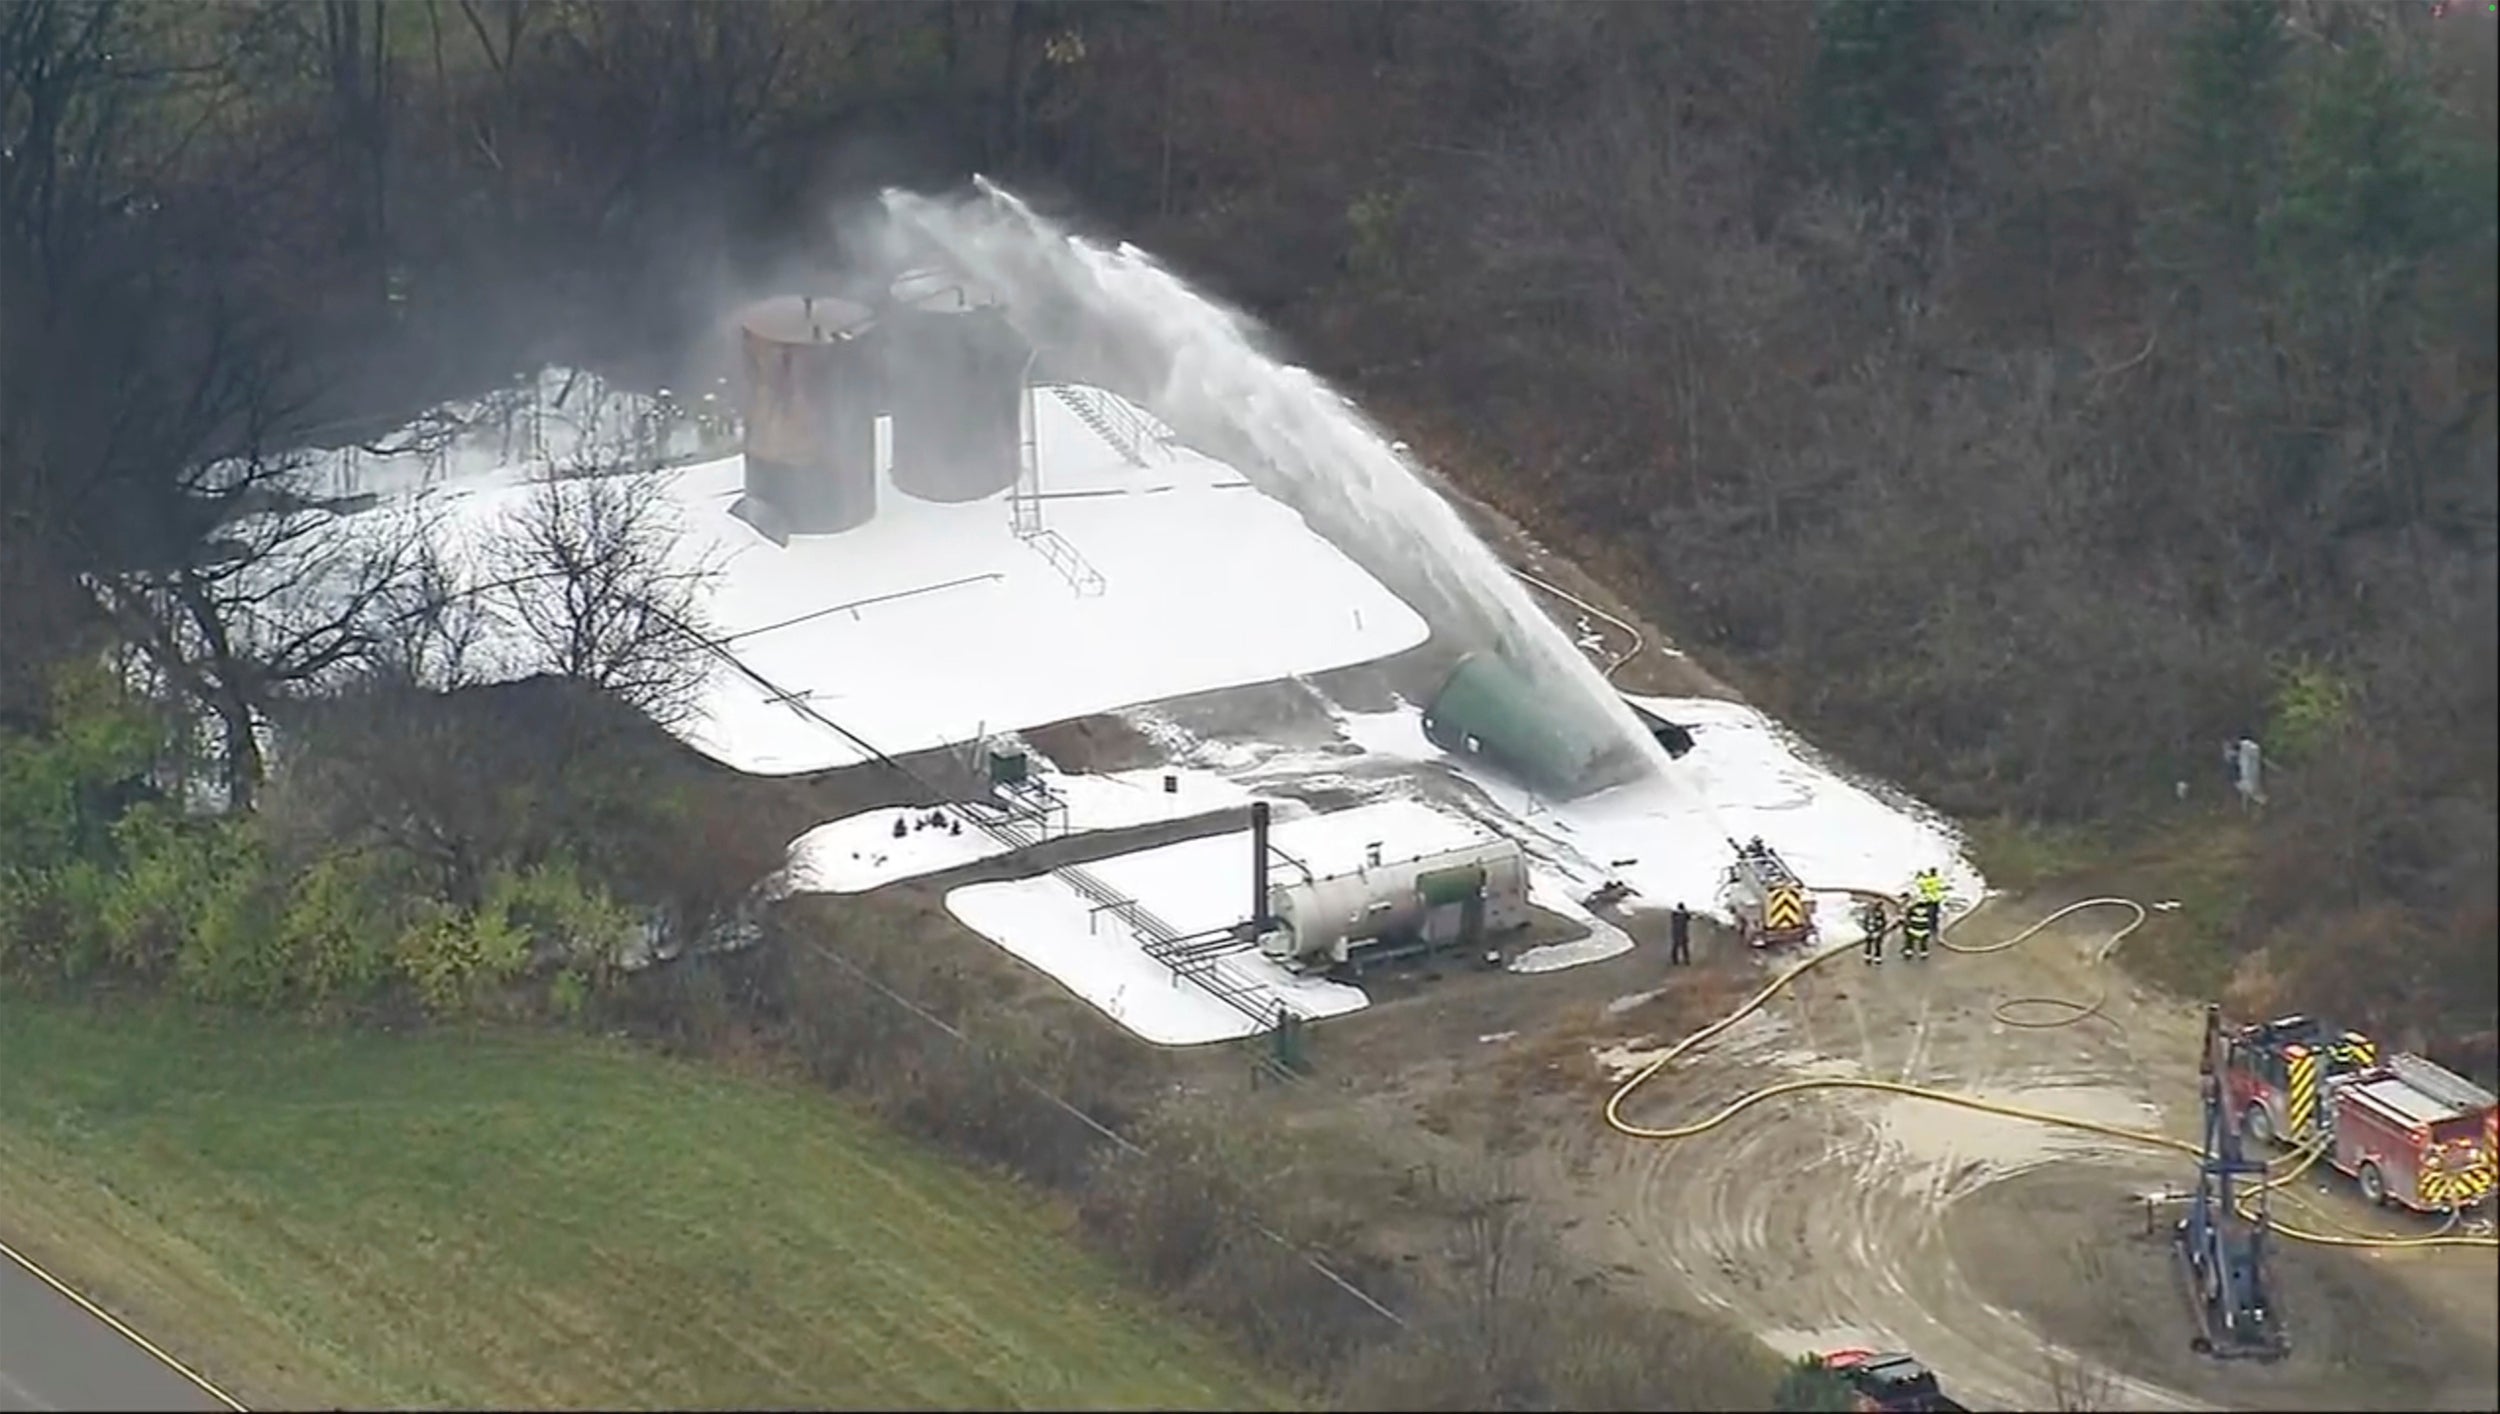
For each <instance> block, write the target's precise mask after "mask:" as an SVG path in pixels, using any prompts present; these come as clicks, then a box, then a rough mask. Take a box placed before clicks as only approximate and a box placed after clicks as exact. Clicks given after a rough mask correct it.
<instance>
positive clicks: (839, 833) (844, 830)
mask: <svg viewBox="0 0 2500 1414" xmlns="http://www.w3.org/2000/svg"><path fill="white" fill-rule="evenodd" d="M1034 775H1035V778H1036V779H1038V780H1040V781H1041V782H1042V783H1044V784H1046V785H1048V786H1049V787H1050V788H1051V789H1052V790H1054V791H1056V792H1057V793H1058V794H1059V797H1060V799H1061V800H1063V801H1065V802H1066V803H1067V807H1068V814H1067V832H1068V833H1069V834H1084V833H1087V832H1090V831H1095V830H1119V829H1127V828H1129V827H1131V826H1136V825H1152V824H1158V823H1161V822H1163V821H1167V820H1185V819H1188V818H1190V817H1191V816H1194V815H1205V814H1208V813H1210V812H1213V811H1219V810H1232V809H1237V808H1239V807H1241V806H1245V805H1248V804H1249V803H1250V799H1251V795H1250V792H1249V791H1247V790H1245V789H1243V788H1242V787H1240V786H1238V785H1235V784H1234V783H1233V782H1231V781H1228V780H1226V779H1224V778H1223V777H1221V776H1217V775H1213V774H1211V773H1209V772H1205V771H1193V770H1186V769H1181V768H1170V769H1158V770H1144V771H1115V772H1106V773H1103V774H1099V775H1074V776H1065V775H1060V774H1059V773H1057V772H1053V771H1037V772H1035V773H1034ZM1167 775H1168V776H1171V777H1172V778H1173V779H1174V782H1175V784H1177V785H1178V786H1179V789H1178V790H1177V791H1174V792H1171V793H1168V794H1167V793H1166V792H1165V791H1164V789H1163V779H1164V777H1165V776H1167ZM971 808H978V807H959V809H971ZM1298 808H1300V807H1299V806H1297V805H1296V804H1295V803H1293V802H1289V801H1287V802H1278V803H1277V805H1276V809H1277V811H1278V812H1279V813H1280V814H1289V813H1290V812H1291V811H1293V810H1295V809H1298ZM930 813H931V811H930V810H929V809H928V808H927V807H919V808H914V807H909V806H901V807H890V808H886V809H881V810H869V811H863V812H862V813H860V814H857V815H846V816H844V817H843V818H841V819H839V820H834V821H831V822H829V823H827V824H823V825H818V826H817V827H816V828H814V829H812V830H809V831H808V832H807V833H805V834H803V835H801V836H799V837H798V839H797V840H795V841H793V842H792V843H791V845H790V873H789V878H790V883H791V887H792V888H794V889H796V890H798V891H800V892H805V893H832V894H856V893H865V892H867V891H868V890H870V889H874V888H881V887H883V886H884V885H887V884H891V883H895V882H897V881H899V880H903V879H912V878H918V877H919V876H921V875H923V874H936V873H940V872H943V871H945V870H948V869H958V868H961V867H963V866H964V865H967V864H977V863H979V862H980V861H982V860H984V859H991V858H995V857H996V856H998V855H1001V854H1005V853H1006V852H1007V851H1008V849H1009V846H1008V845H1007V844H1006V843H1005V842H1004V841H1002V840H1000V839H998V838H997V837H996V836H994V835H992V834H990V833H989V832H988V831H985V830H980V829H976V828H974V827H973V826H971V825H970V824H966V825H965V826H964V827H963V831H962V833H960V834H957V833H953V832H951V831H950V830H949V829H947V828H943V827H939V828H925V829H921V828H914V826H915V825H916V824H918V823H919V822H920V821H922V820H924V819H926V818H928V816H929V815H930ZM953 818H954V817H953V816H952V815H951V814H950V815H949V816H948V819H949V820H950V822H951V821H952V820H953ZM897 822H900V823H901V824H902V826H903V830H904V832H903V833H902V834H901V835H899V836H898V835H896V834H895V833H894V826H895V825H896V823H897ZM1053 829H1054V831H1055V830H1056V829H1057V826H1056V825H1055V824H1054V826H1053Z"/></svg>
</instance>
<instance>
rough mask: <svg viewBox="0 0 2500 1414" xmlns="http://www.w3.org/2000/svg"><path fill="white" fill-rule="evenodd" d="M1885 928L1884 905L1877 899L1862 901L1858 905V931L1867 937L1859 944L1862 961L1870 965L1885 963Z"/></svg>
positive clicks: (1859, 954)
mask: <svg viewBox="0 0 2500 1414" xmlns="http://www.w3.org/2000/svg"><path fill="white" fill-rule="evenodd" d="M1885 926H1886V925H1885V923H1884V905H1883V904H1882V903H1881V902H1880V901H1878V900H1875V899H1871V898H1870V899H1861V900H1860V901H1859V903H1858V931H1859V932H1861V933H1863V934H1865V935H1866V936H1865V938H1864V939H1863V940H1862V941H1861V942H1860V943H1859V944H1858V956H1859V958H1860V959H1862V960H1863V961H1866V962H1870V963H1878V964H1880V963H1881V962H1883V960H1884V928H1885Z"/></svg>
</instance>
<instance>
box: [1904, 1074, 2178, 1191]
mask: <svg viewBox="0 0 2500 1414" xmlns="http://www.w3.org/2000/svg"><path fill="white" fill-rule="evenodd" d="M1972 1097H1973V1098H1974V1099H1982V1100H1993V1101H1996V1102H1997V1103H2000V1104H2008V1105H2020V1106H2023V1107H2024V1108H2027V1109H2036V1110H2041V1111H2045V1112H2047V1113H2049V1114H2057V1115H2072V1116H2073V1117H2075V1118H2077V1119H2086V1120H2092V1121H2094V1122H2096V1123H2100V1124H2107V1125H2113V1126H2117V1127H2119V1128H2125V1129H2142V1128H2145V1127H2146V1120H2145V1114H2144V1106H2143V1104H2142V1103H2141V1102H2140V1101H2138V1100H2137V1099H2136V1098H2135V1097H2134V1096H2132V1095H2127V1094H2124V1093H2122V1092H2119V1091H2115V1090H2108V1089H2102V1088H2099V1087H2095V1086H2086V1085H2067V1086H2042V1087H2038V1088H2034V1089H2023V1090H2010V1091H1994V1092H1990V1091H1977V1092H1973V1096H1972ZM1877 1127H1878V1130H1879V1131H1880V1133H1881V1135H1882V1137H1883V1140H1884V1143H1885V1145H1886V1147H1888V1148H1890V1149H1892V1150H1894V1151H1895V1152H1897V1153H1899V1154H1901V1155H1903V1156H1905V1157H1907V1158H1909V1159H1911V1160H1913V1161H1915V1162H1918V1163H1921V1164H1926V1165H1964V1164H1972V1163H1976V1164H1981V1165H1985V1166H1987V1167H1990V1168H1995V1169H1999V1170H2014V1169H2021V1168H2028V1167H2030V1166H2032V1165H2034V1164H2039V1163H2043V1162H2046V1161H2047V1160H2049V1159H2051V1158H2053V1157H2055V1156H2056V1155H2058V1154H2059V1153H2061V1152H2071V1151H2073V1150H2074V1149H2076V1148H2078V1147H2087V1148H2097V1147H2104V1146H2107V1145H2110V1144H2114V1143H2118V1142H2119V1141H2117V1140H2113V1139H2110V1138H2108V1137H2106V1136H2102V1135H2096V1134H2092V1133H2089V1132H2088V1131H2084V1130H2075V1129H2066V1128H2062V1127H2060V1126H2057V1125H2050V1124H2041V1123H2038V1122H2036V1121H2033V1120H2027V1119H2018V1118H2015V1117H2014V1116H2011V1115H1998V1114H1989V1113H1987V1112H1985V1111H1982V1110H1967V1109H1963V1108H1962V1107H1960V1106H1958V1105H1948V1104H1943V1103H1940V1102H1938V1101H1933V1100H1922V1099H1918V1098H1915V1097H1913V1096H1907V1095H1904V1096H1900V1097H1898V1098H1895V1099H1893V1100H1891V1101H1889V1102H1887V1103H1886V1104H1885V1105H1884V1106H1883V1108H1882V1109H1881V1110H1880V1111H1879V1112H1878V1116H1877Z"/></svg>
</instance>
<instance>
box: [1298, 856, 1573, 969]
mask: <svg viewBox="0 0 2500 1414" xmlns="http://www.w3.org/2000/svg"><path fill="white" fill-rule="evenodd" d="M1267 902H1268V913H1269V915H1270V916H1271V917H1272V918H1273V919H1274V920H1275V924H1276V926H1275V928H1274V929H1273V931H1271V932H1270V933H1269V934H1268V935H1267V937H1266V938H1265V939H1264V940H1262V941H1263V945H1264V946H1265V948H1266V950H1267V952H1268V954H1269V955H1270V956H1271V957H1274V958H1276V959H1278V960H1279V961H1282V962H1286V963H1289V964H1292V965H1294V966H1296V967H1300V968H1304V969H1317V968H1328V967H1333V966H1336V965H1338V964H1341V963H1343V962H1345V961H1346V959H1347V958H1348V957H1349V956H1350V955H1351V954H1352V953H1353V951H1354V950H1355V949H1356V948H1358V947H1361V946H1363V945H1365V944H1367V943H1373V942H1377V941H1383V940H1388V939H1401V940H1413V941H1422V942H1430V943H1436V944H1447V943H1456V942H1459V941H1461V939H1462V937H1463V936H1464V933H1465V930H1466V928H1467V926H1468V922H1469V919H1468V915H1469V913H1470V912H1471V911H1473V912H1474V913H1475V914H1476V918H1475V923H1474V926H1475V929H1476V931H1477V933H1478V935H1479V936H1482V935H1489V934H1494V933H1501V932H1506V931H1508V930H1510V929H1513V928H1519V927H1523V926H1525V925H1526V923H1527V922H1528V862H1527V856H1526V855H1524V854H1523V853H1521V851H1520V848H1519V845H1518V843H1517V842H1516V841H1514V840H1509V839H1502V838H1495V839H1489V840H1483V841H1479V842H1477V843H1475V844H1470V845H1465V846H1461V847H1460V848H1457V849H1447V850H1439V851H1436V852H1434V853H1431V854H1426V855H1421V856H1418V857H1416V858H1413V859H1401V860H1387V861H1382V862H1380V863H1367V864H1365V865H1364V866H1363V867H1361V868H1358V869H1354V870H1351V871H1349V872H1346V873H1342V874H1331V875H1327V876H1324V877H1321V878H1316V879H1308V880H1302V881H1298V882H1293V883H1283V884H1275V885H1272V886H1270V887H1269V889H1268V892H1267Z"/></svg>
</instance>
